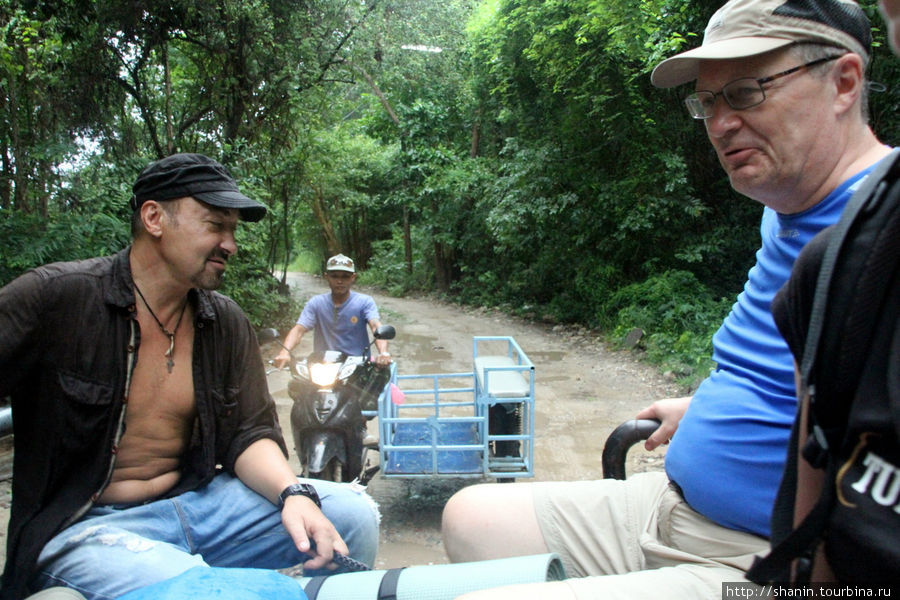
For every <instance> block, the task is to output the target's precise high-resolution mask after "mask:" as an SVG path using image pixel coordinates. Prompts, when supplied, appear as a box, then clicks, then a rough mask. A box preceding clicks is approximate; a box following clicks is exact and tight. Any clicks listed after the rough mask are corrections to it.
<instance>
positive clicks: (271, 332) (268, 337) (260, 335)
mask: <svg viewBox="0 0 900 600" xmlns="http://www.w3.org/2000/svg"><path fill="white" fill-rule="evenodd" d="M280 337H281V336H280V335H278V330H277V329H272V328H271V327H270V328H268V329H261V330H260V331H259V332H257V334H256V339H257V340H258V341H259V344H260V345H263V344H268V343H269V342H274V341H275V340H277V339H278V338H280Z"/></svg>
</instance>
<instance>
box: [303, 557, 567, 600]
mask: <svg viewBox="0 0 900 600" xmlns="http://www.w3.org/2000/svg"><path fill="white" fill-rule="evenodd" d="M387 573H389V571H387V570H378V571H363V572H359V573H342V574H340V575H331V576H328V577H327V578H326V579H325V581H324V583H322V585H321V587H320V588H319V589H318V593H317V595H316V600H377V598H378V589H379V587H380V586H381V580H382V578H384V576H385V574H387ZM565 578H566V573H565V569H564V568H563V565H562V561H561V560H560V559H559V556H557V555H556V554H537V555H533V556H516V557H512V558H500V559H495V560H484V561H478V562H467V563H454V564H447V565H423V566H413V567H406V568H405V569H403V570H402V571H400V576H399V579H398V580H397V600H453V599H454V598H456V597H457V596H459V595H461V594H465V593H467V592H474V591H476V590H484V589H489V588H494V587H499V586H502V585H513V584H519V583H541V582H546V581H560V580H562V579H565ZM297 579H298V580H299V581H300V585H301V586H303V588H304V589H307V587H308V586H309V584H310V582H311V581H313V578H311V577H298V578H297Z"/></svg>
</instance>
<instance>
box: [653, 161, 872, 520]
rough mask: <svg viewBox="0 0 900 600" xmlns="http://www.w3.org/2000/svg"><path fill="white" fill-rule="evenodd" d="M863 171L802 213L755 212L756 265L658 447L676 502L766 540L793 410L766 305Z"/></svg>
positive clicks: (790, 367) (783, 350)
mask: <svg viewBox="0 0 900 600" xmlns="http://www.w3.org/2000/svg"><path fill="white" fill-rule="evenodd" d="M869 171H871V168H869V169H866V170H864V171H862V172H860V173H858V174H856V175H854V176H853V177H851V178H850V179H848V180H847V181H845V182H844V183H842V184H841V185H840V186H839V187H838V188H837V189H835V190H834V191H833V192H832V193H831V194H829V195H828V196H827V197H826V198H825V199H824V200H822V201H821V202H819V203H818V204H816V205H815V206H813V207H812V208H810V209H808V210H806V211H804V212H802V213H797V214H793V215H782V214H778V213H776V212H775V211H773V210H772V209H770V208H766V209H765V210H764V211H763V217H762V225H761V227H760V232H761V234H762V247H761V248H760V249H759V250H758V251H757V253H756V264H755V265H754V266H753V268H751V269H750V272H749V274H748V277H747V283H746V284H745V285H744V291H743V292H741V294H740V295H739V296H738V299H737V302H736V303H735V305H734V306H733V307H732V309H731V313H729V315H728V317H726V319H725V321H724V322H723V324H722V327H721V328H720V329H719V331H718V332H716V334H715V336H713V359H714V360H715V361H716V363H717V366H716V370H715V371H714V372H712V373H711V374H710V376H709V377H708V378H707V379H705V380H704V381H703V383H701V384H700V387H699V388H697V391H696V393H695V394H694V397H693V400H691V404H690V408H688V411H687V412H686V413H685V415H684V418H683V419H682V420H681V423H680V424H679V426H678V431H677V432H676V434H675V436H674V437H673V438H672V442H671V444H670V446H669V449H668V451H667V453H666V473H667V474H668V475H669V478H670V479H671V480H672V481H674V482H676V483H677V484H678V485H679V486H680V487H681V490H682V492H683V493H684V498H685V500H687V502H688V504H690V505H691V507H692V508H693V509H694V510H696V511H697V512H699V513H700V514H702V515H704V516H705V517H707V518H709V519H711V520H712V521H715V522H716V523H719V524H720V525H724V526H726V527H729V528H731V529H737V530H741V531H749V532H751V533H755V534H757V535H762V536H765V537H769V528H770V524H769V521H770V518H771V514H772V505H773V503H774V501H775V494H776V492H777V491H778V486H779V484H780V482H781V474H782V471H783V470H784V463H785V460H786V455H787V446H788V440H789V438H790V433H791V425H792V423H793V421H794V417H795V415H796V411H797V400H796V395H795V388H794V359H793V355H792V354H791V351H790V350H789V349H788V346H787V344H786V343H785V341H784V338H782V337H781V334H780V333H779V332H778V329H777V328H776V326H775V322H774V320H773V319H772V313H771V312H770V306H771V304H772V299H773V298H774V297H775V293H776V292H777V291H778V290H779V289H780V288H781V286H782V285H783V284H784V282H785V281H787V279H788V277H789V276H790V273H791V267H793V265H794V261H795V260H796V258H797V255H798V254H799V253H800V250H801V249H802V248H803V246H804V245H806V243H807V242H808V241H809V240H810V239H812V237H813V236H814V235H815V234H817V233H818V232H819V231H821V230H822V229H824V228H825V227H827V226H828V225H831V224H833V223H835V222H837V220H838V218H839V217H840V215H841V212H842V211H843V210H844V206H845V205H846V204H847V201H848V200H849V199H850V196H852V195H853V192H854V191H855V190H856V188H857V187H858V186H859V184H860V183H861V182H862V180H863V178H864V177H865V175H866V174H868V172H869Z"/></svg>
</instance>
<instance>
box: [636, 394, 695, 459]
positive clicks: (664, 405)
mask: <svg viewBox="0 0 900 600" xmlns="http://www.w3.org/2000/svg"><path fill="white" fill-rule="evenodd" d="M690 403H691V398H690V396H688V397H685V398H667V399H665V400H657V401H656V402H654V403H653V404H651V405H650V406H648V407H647V408H645V409H644V410H642V411H641V412H639V413H638V414H637V415H636V416H635V418H637V419H657V420H659V421H661V424H660V426H659V427H658V428H657V429H656V431H654V432H653V434H652V435H651V436H650V437H649V438H647V441H646V442H644V448H646V449H647V450H653V449H654V448H656V447H658V446H660V445H662V444H668V443H669V440H671V439H672V436H673V435H675V430H677V429H678V424H679V423H680V422H681V417H683V416H684V413H685V411H687V408H688V405H690Z"/></svg>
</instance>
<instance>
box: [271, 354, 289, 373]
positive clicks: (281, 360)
mask: <svg viewBox="0 0 900 600" xmlns="http://www.w3.org/2000/svg"><path fill="white" fill-rule="evenodd" d="M290 360H291V353H290V352H288V351H287V349H284V350H282V351H281V352H279V353H278V356H276V357H275V359H274V361H273V362H274V364H275V368H276V369H283V368H284V365H286V364H288V362H290Z"/></svg>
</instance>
